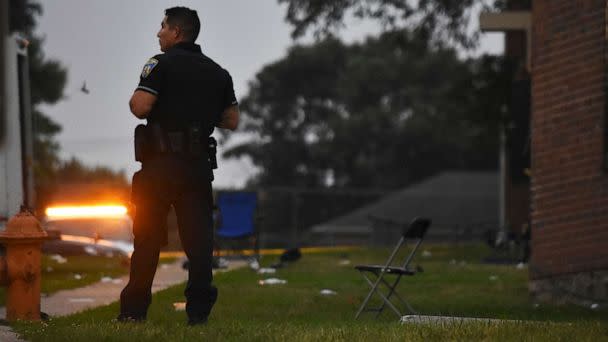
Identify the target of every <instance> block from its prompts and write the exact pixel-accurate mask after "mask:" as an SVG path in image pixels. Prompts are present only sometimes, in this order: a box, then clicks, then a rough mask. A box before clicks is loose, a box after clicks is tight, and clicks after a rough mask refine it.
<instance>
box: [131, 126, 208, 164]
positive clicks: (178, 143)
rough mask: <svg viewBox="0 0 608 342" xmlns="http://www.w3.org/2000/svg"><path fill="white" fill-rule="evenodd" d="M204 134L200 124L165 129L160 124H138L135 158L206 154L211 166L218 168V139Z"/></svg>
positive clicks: (140, 159)
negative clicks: (184, 127)
mask: <svg viewBox="0 0 608 342" xmlns="http://www.w3.org/2000/svg"><path fill="white" fill-rule="evenodd" d="M203 139H204V138H203V135H202V133H201V129H200V127H198V125H196V126H195V125H193V126H191V127H188V128H187V129H183V130H164V129H163V128H162V127H161V126H160V125H158V124H150V125H147V126H146V125H138V126H137V127H136V128H135V160H136V161H139V162H144V161H145V160H147V159H148V158H151V157H153V156H155V155H160V154H179V155H185V156H189V157H194V158H197V157H202V156H204V155H205V154H206V156H207V158H208V161H209V164H210V167H211V168H212V169H216V168H217V160H216V156H215V154H216V147H217V141H216V140H215V139H214V138H213V137H208V138H207V143H206V144H203Z"/></svg>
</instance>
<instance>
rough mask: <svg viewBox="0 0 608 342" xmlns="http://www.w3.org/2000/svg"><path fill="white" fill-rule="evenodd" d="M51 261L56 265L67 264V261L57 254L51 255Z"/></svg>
mask: <svg viewBox="0 0 608 342" xmlns="http://www.w3.org/2000/svg"><path fill="white" fill-rule="evenodd" d="M51 259H52V260H55V262H56V263H58V264H65V263H66V262H68V259H66V258H64V257H62V256H61V255H59V254H53V255H51Z"/></svg>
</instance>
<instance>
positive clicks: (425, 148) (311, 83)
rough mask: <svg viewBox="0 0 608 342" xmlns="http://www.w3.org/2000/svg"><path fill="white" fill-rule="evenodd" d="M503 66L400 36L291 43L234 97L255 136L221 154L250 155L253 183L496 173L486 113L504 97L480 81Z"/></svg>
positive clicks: (400, 181)
mask: <svg viewBox="0 0 608 342" xmlns="http://www.w3.org/2000/svg"><path fill="white" fill-rule="evenodd" d="M500 65H501V62H500V61H499V60H494V59H491V58H484V59H481V60H468V61H462V60H459V59H458V57H457V54H456V52H455V50H454V49H452V48H448V47H431V46H430V45H429V42H428V41H427V40H425V39H423V38H421V37H420V36H419V35H416V34H409V33H407V32H405V31H393V32H386V33H384V34H383V35H381V36H380V37H377V38H370V39H368V40H367V41H366V42H364V43H361V44H354V45H350V46H349V45H345V44H343V43H342V42H341V41H339V40H337V39H335V38H331V37H330V38H327V39H324V40H322V41H320V42H318V43H315V44H312V45H308V46H304V45H296V46H294V47H292V48H291V49H290V51H289V53H288V55H287V56H286V57H285V58H283V59H282V60H279V61H277V62H275V63H272V64H270V65H267V66H266V67H264V68H263V69H262V70H261V71H260V72H259V73H258V74H257V75H256V77H255V80H254V81H253V82H251V83H250V90H249V93H248V94H247V96H246V97H245V98H244V99H243V100H242V101H241V108H242V112H243V127H244V130H246V131H249V132H253V133H256V134H258V135H259V139H257V140H256V141H253V142H247V143H243V144H241V145H238V146H235V147H234V148H232V149H230V150H228V151H227V152H226V154H225V155H226V156H227V157H236V156H244V155H247V156H250V157H251V158H252V161H253V163H254V164H255V165H256V166H259V167H260V168H261V169H262V173H261V174H260V175H259V176H258V178H257V179H254V180H253V182H255V183H256V184H259V185H299V186H328V185H334V186H340V187H346V186H351V187H353V186H356V187H380V188H392V187H395V186H402V185H405V184H408V183H410V182H412V181H415V180H419V179H421V178H424V177H427V176H429V175H432V174H433V173H435V172H438V171H441V170H444V169H450V168H461V169H462V168H467V169H470V168H473V169H495V168H496V164H497V160H496V159H497V158H496V151H497V144H498V140H497V136H498V134H497V132H498V125H499V122H500V120H498V119H496V118H495V117H489V114H491V115H494V114H495V113H500V110H498V109H499V108H500V106H501V104H504V103H505V99H504V96H503V95H502V94H501V93H500V91H501V90H500V89H499V90H498V91H496V90H497V89H498V87H497V86H496V84H494V83H489V82H488V81H485V80H486V78H489V79H494V77H495V76H496V75H495V74H500V73H501V72H502V69H501V67H500ZM497 82H498V81H497ZM480 95H483V96H486V99H487V100H488V101H487V102H482V103H481V104H480V102H479V101H478V97H479V96H480ZM491 101H494V102H491Z"/></svg>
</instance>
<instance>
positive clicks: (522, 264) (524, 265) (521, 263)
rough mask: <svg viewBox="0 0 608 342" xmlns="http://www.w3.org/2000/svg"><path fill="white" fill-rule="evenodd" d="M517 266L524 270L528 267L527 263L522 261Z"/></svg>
mask: <svg viewBox="0 0 608 342" xmlns="http://www.w3.org/2000/svg"><path fill="white" fill-rule="evenodd" d="M515 268H517V269H518V270H523V269H525V268H526V264H524V263H523V262H520V263H519V264H517V266H515Z"/></svg>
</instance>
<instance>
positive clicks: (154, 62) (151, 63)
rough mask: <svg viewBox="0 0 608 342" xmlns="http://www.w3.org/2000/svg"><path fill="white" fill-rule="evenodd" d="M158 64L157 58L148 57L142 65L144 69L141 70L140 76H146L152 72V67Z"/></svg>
mask: <svg viewBox="0 0 608 342" xmlns="http://www.w3.org/2000/svg"><path fill="white" fill-rule="evenodd" d="M157 64H158V59H156V58H150V59H149V60H148V61H147V62H146V64H145V65H144V69H143V70H142V71H141V78H146V77H148V75H150V73H151V72H152V69H154V67H155V66H156V65H157Z"/></svg>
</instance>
